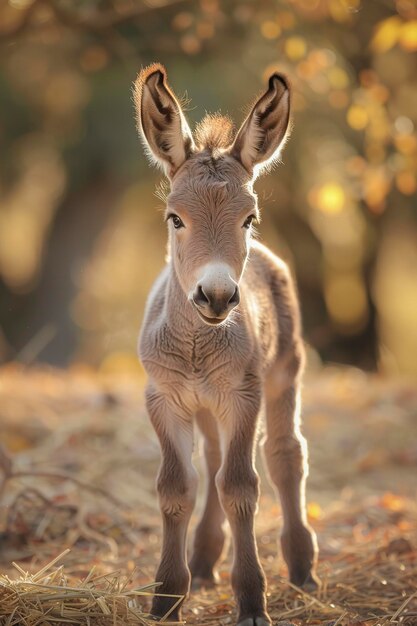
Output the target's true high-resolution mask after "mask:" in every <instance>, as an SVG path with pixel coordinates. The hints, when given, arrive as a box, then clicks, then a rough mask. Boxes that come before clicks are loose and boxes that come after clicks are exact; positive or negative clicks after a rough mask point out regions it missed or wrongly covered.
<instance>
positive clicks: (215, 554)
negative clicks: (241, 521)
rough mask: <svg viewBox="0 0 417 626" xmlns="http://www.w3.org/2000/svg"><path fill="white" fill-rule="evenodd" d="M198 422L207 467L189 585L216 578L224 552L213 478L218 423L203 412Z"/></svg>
mask: <svg viewBox="0 0 417 626" xmlns="http://www.w3.org/2000/svg"><path fill="white" fill-rule="evenodd" d="M196 419H197V424H198V427H199V429H200V431H201V432H202V434H203V435H204V456H205V460H206V469H207V496H206V504H205V507H204V512H203V515H202V517H201V520H200V523H199V524H198V526H197V529H196V533H195V537H194V548H193V554H192V557H191V561H190V571H191V575H192V583H191V584H192V587H193V588H194V589H195V588H198V587H211V586H213V585H214V584H215V583H216V581H217V574H216V571H215V565H216V563H217V562H218V560H219V559H220V556H221V554H222V551H223V547H224V541H225V534H224V530H223V525H224V521H225V515H224V511H223V509H222V507H221V505H220V502H219V496H218V493H217V488H216V483H215V477H216V474H217V472H218V470H219V468H220V465H221V452H220V444H219V437H218V433H217V426H216V423H215V420H214V418H213V416H212V415H211V414H210V413H208V412H206V411H204V412H202V411H201V412H200V413H199V414H198V415H197V416H196Z"/></svg>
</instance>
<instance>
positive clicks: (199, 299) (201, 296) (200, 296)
mask: <svg viewBox="0 0 417 626" xmlns="http://www.w3.org/2000/svg"><path fill="white" fill-rule="evenodd" d="M194 302H195V303H196V304H209V299H208V298H207V296H206V294H205V293H204V289H203V287H202V286H201V285H198V287H197V291H196V293H195V296H194Z"/></svg>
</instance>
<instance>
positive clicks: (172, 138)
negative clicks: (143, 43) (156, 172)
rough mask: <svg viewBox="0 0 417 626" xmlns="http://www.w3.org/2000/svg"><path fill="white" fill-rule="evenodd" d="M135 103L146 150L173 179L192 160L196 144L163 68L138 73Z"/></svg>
mask: <svg viewBox="0 0 417 626" xmlns="http://www.w3.org/2000/svg"><path fill="white" fill-rule="evenodd" d="M134 100H135V107H136V116H137V123H138V129H139V131H140V133H141V135H142V137H143V140H144V143H145V146H146V147H147V148H148V150H149V154H150V156H151V157H153V159H154V160H155V161H156V163H158V164H159V165H161V166H162V167H163V169H164V171H165V173H166V175H167V176H168V177H169V178H172V176H173V175H174V174H175V172H176V171H177V170H178V168H179V167H180V166H181V165H182V164H183V163H184V161H185V160H186V159H187V158H188V157H189V156H190V154H191V152H192V150H193V148H194V143H193V137H192V134H191V131H190V128H189V126H188V124H187V121H186V119H185V117H184V114H183V112H182V111H181V107H180V105H179V103H178V100H177V99H176V97H175V95H174V94H173V92H172V91H171V89H170V88H169V86H168V83H167V76H166V71H165V68H164V67H163V66H162V65H160V64H159V63H155V64H154V65H151V66H149V67H147V68H146V69H144V70H142V71H141V72H140V73H139V75H138V77H137V79H136V82H135V87H134Z"/></svg>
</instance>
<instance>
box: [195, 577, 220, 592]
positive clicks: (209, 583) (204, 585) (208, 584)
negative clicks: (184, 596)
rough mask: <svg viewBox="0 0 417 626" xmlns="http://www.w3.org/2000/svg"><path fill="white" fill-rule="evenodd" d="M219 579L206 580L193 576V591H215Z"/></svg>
mask: <svg viewBox="0 0 417 626" xmlns="http://www.w3.org/2000/svg"><path fill="white" fill-rule="evenodd" d="M217 582H218V581H217V579H216V578H215V577H214V576H213V577H210V578H204V577H203V576H193V578H192V580H191V590H192V591H199V590H200V589H213V588H214V587H215V586H216V585H217Z"/></svg>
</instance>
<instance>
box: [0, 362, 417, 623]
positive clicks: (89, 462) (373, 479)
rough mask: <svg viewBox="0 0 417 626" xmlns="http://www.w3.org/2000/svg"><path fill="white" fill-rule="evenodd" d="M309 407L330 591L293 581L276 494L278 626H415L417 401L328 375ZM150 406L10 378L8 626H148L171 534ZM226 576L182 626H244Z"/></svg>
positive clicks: (273, 534) (0, 529) (18, 373)
mask: <svg viewBox="0 0 417 626" xmlns="http://www.w3.org/2000/svg"><path fill="white" fill-rule="evenodd" d="M22 390H23V392H22ZM305 397H306V408H305V421H306V431H307V433H308V435H309V439H310V442H311V466H312V471H311V479H310V489H309V498H310V504H309V518H310V523H311V524H312V525H313V526H314V528H315V530H316V532H317V534H318V539H319V544H320V562H319V575H320V577H321V581H322V585H321V588H320V589H319V591H318V592H316V593H314V594H309V593H305V592H303V591H302V590H300V589H297V588H295V587H294V586H292V585H291V584H290V583H289V582H288V580H287V578H286V568H285V565H284V564H283V563H282V561H281V560H280V558H279V556H278V557H277V546H276V540H277V536H278V533H279V526H280V510H279V507H278V506H277V505H276V504H275V501H274V499H273V498H272V495H271V492H270V491H269V490H268V487H267V486H266V485H265V486H264V487H265V488H264V495H263V497H262V499H261V506H260V513H259V516H258V519H257V534H258V544H259V550H260V556H261V560H262V563H263V566H264V568H265V571H266V574H267V578H268V583H269V588H268V593H269V600H268V603H269V609H270V613H271V616H272V618H273V620H274V623H279V622H284V623H287V624H288V623H289V624H296V625H297V626H304V625H313V624H317V625H318V624H320V625H322V626H324V625H326V626H328V625H330V624H332V625H333V626H340V625H342V626H348V625H349V626H352V625H354V624H355V625H356V626H388V625H391V624H392V625H395V624H397V625H400V624H401V625H404V626H416V625H417V551H416V543H417V501H416V500H415V492H416V485H415V476H416V472H415V469H416V465H417V455H416V451H417V448H416V444H415V441H416V440H417V438H416V436H415V435H416V434H417V419H416V418H417V414H416V407H417V402H416V400H417V393H416V390H415V388H414V387H413V386H412V385H407V384H405V383H396V382H393V381H389V383H388V382H387V381H382V380H379V379H374V378H370V377H365V376H364V375H360V374H359V373H358V372H356V371H344V372H341V371H334V370H331V371H328V372H325V373H323V374H321V375H320V376H319V377H318V378H316V379H314V380H312V381H310V383H309V384H308V385H307V388H306V393H305ZM141 402H142V401H141V384H140V381H138V379H137V378H134V377H132V378H130V377H128V376H124V377H123V378H118V377H114V376H112V377H110V378H109V377H107V376H106V377H103V376H98V375H97V374H93V373H89V372H86V371H72V372H69V373H58V372H53V371H52V372H50V371H45V370H43V371H41V370H34V371H32V372H27V371H24V370H21V369H18V368H17V369H16V368H11V369H10V368H9V369H8V370H3V371H0V415H1V421H0V438H1V439H2V441H4V445H5V448H4V450H3V453H2V454H1V455H0V472H1V473H0V478H1V477H3V480H2V482H1V484H0V488H1V492H2V495H1V497H2V505H5V506H3V507H2V509H1V517H0V559H1V564H0V568H1V569H0V571H2V572H3V573H2V574H1V575H0V625H1V626H13V625H15V626H18V625H19V626H44V625H47V624H54V625H57V624H58V625H59V624H62V625H64V624H74V625H75V624H77V625H81V624H83V625H84V624H85V625H86V626H90V625H91V626H93V625H97V626H101V625H103V626H107V625H109V626H110V625H111V626H119V625H122V624H123V625H124V624H126V625H130V624H132V625H133V624H147V623H149V615H148V613H147V611H149V601H150V598H151V597H152V595H153V594H154V593H157V588H155V586H154V585H152V584H150V583H151V581H152V580H153V579H152V577H153V573H154V570H155V566H156V564H157V560H158V554H159V547H160V528H161V525H160V519H159V514H158V511H157V506H156V497H155V492H154V486H153V483H154V476H155V471H156V467H157V464H158V447H157V445H156V443H155V440H154V437H153V435H152V432H151V431H150V429H149V427H148V423H147V420H146V418H145V416H144V414H143V409H142V403H141ZM197 457H198V455H197ZM196 461H197V463H199V459H198V458H197V459H196ZM348 485H353V487H354V488H353V489H351V488H350V487H348ZM194 521H195V520H194ZM64 549H65V551H64V552H63V550H64ZM68 549H69V550H70V551H68ZM57 555H58V556H57ZM13 562H15V563H14V564H13V565H12V563H13ZM229 571H230V556H227V555H226V558H225V560H224V562H223V564H222V566H221V568H220V580H221V582H220V585H219V586H218V587H217V588H216V589H214V590H202V591H201V592H198V593H193V594H192V596H191V597H190V598H189V599H188V600H187V602H186V603H185V605H184V618H185V619H186V620H187V623H195V624H200V625H203V626H215V625H216V626H217V625H219V624H224V625H226V624H233V620H234V603H233V599H232V597H231V590H230V573H229ZM177 601H178V598H173V605H174V604H175V603H176V602H177ZM166 622H167V623H168V622H169V615H167V616H166Z"/></svg>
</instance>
